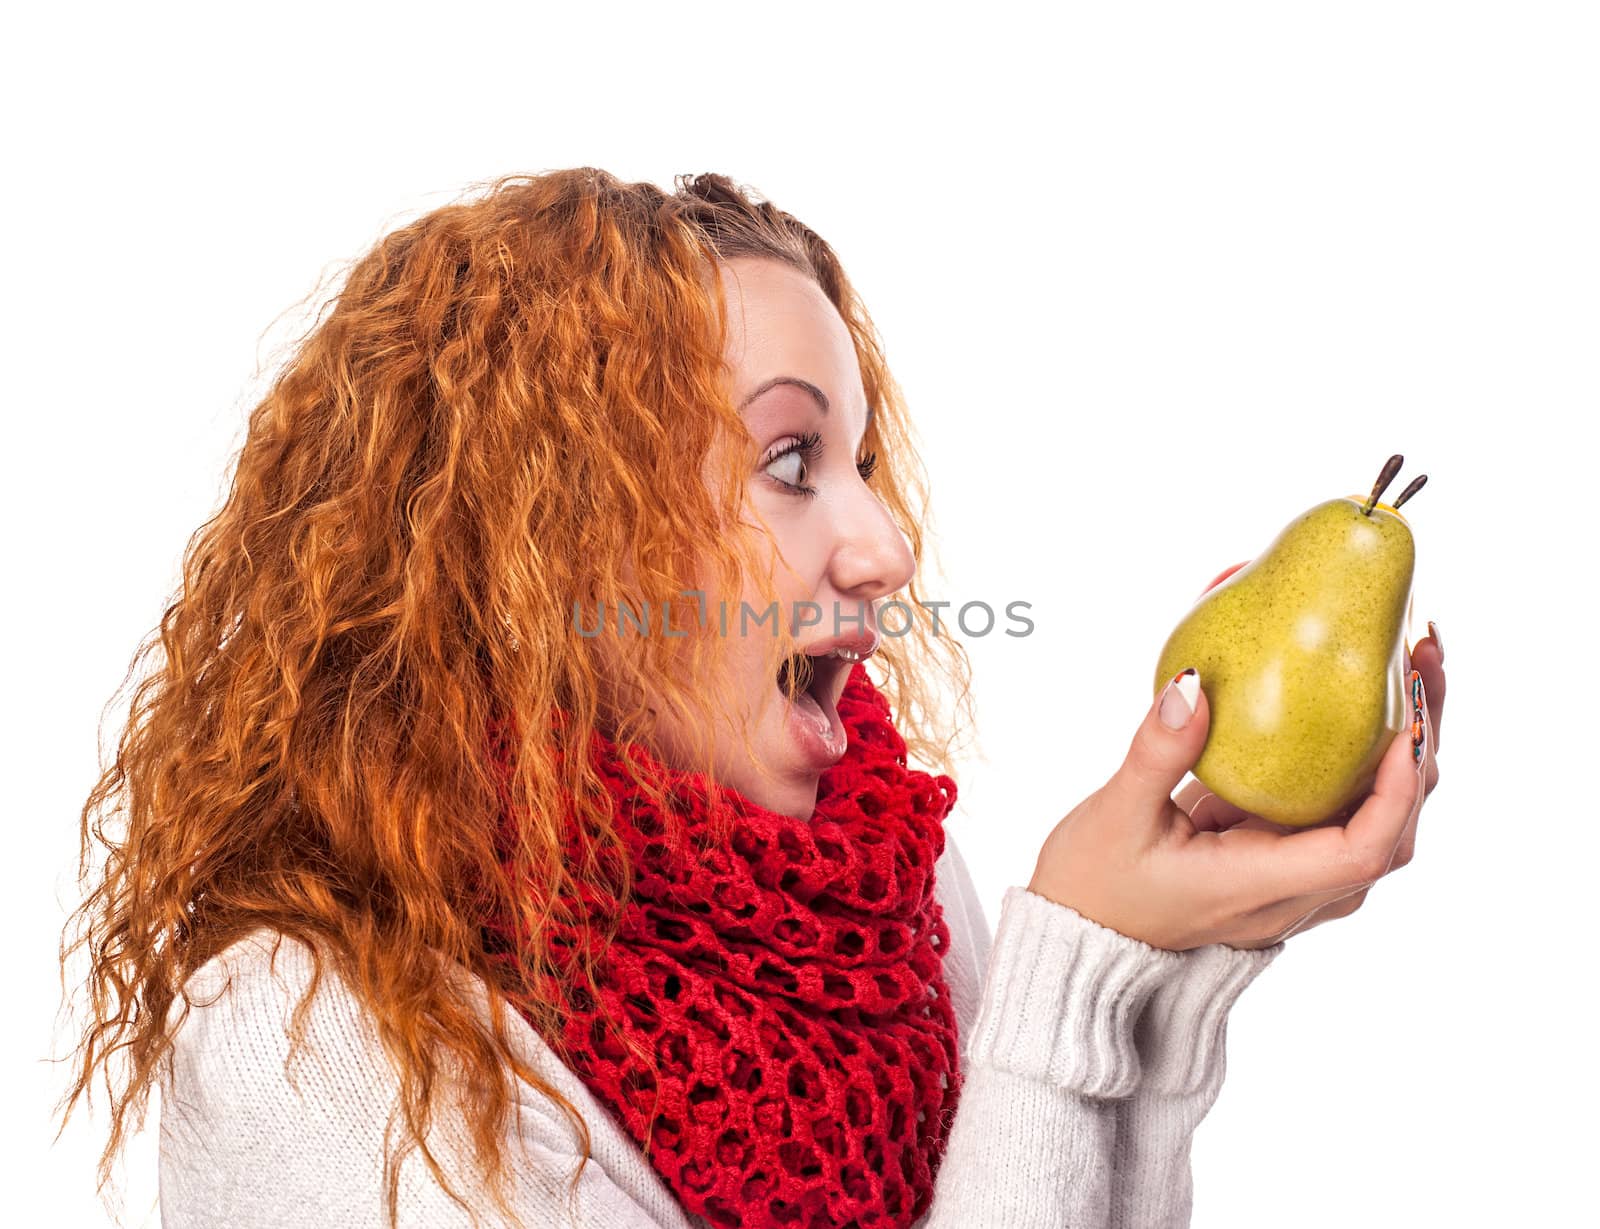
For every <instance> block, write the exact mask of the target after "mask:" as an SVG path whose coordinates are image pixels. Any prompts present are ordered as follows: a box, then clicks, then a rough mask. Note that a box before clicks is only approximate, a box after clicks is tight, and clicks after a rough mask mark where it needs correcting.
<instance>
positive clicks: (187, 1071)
mask: <svg viewBox="0 0 1600 1229" xmlns="http://www.w3.org/2000/svg"><path fill="white" fill-rule="evenodd" d="M184 991H185V996H186V997H187V1000H188V1001H187V1002H185V999H184V998H183V997H180V998H179V999H177V1000H176V1001H175V1002H174V1003H173V1005H172V1009H171V1011H170V1012H169V1016H168V1023H169V1028H173V1030H174V1031H173V1032H172V1050H171V1053H170V1056H169V1071H168V1078H169V1082H170V1083H172V1084H174V1085H175V1086H176V1087H177V1088H178V1089H179V1090H181V1092H182V1094H183V1096H184V1097H185V1098H186V1099H187V1100H188V1103H189V1104H200V1105H202V1106H206V1105H208V1104H209V1105H210V1106H211V1107H212V1108H215V1109H217V1110H239V1109H242V1108H248V1106H246V1105H244V1104H241V1103H242V1102H246V1101H247V1102H249V1103H250V1104H252V1105H254V1106H256V1107H260V1108H268V1107H269V1103H274V1102H275V1103H281V1104H285V1105H287V1104H290V1103H292V1102H296V1101H303V1099H304V1096H305V1094H306V1093H307V1092H308V1091H310V1090H308V1089H306V1088H305V1087H303V1086H302V1085H301V1083H300V1080H301V1079H302V1078H309V1079H310V1080H311V1081H312V1086H313V1089H314V1091H315V1092H316V1094H317V1095H318V1099H319V1100H320V1101H321V1102H322V1103H324V1104H328V1103H338V1102H341V1101H343V1100H350V1101H354V1102H356V1103H358V1105H357V1108H359V1109H361V1110H370V1109H373V1108H376V1106H377V1104H378V1101H377V1100H376V1093H377V1092H378V1090H379V1088H380V1087H381V1086H383V1085H386V1084H387V1083H389V1082H390V1078H389V1077H391V1076H392V1072H390V1070H389V1065H388V1061H387V1059H386V1057H385V1055H384V1051H383V1046H382V1043H381V1041H380V1040H379V1038H378V1035H377V1031H376V1028H375V1027H374V1026H373V1024H372V1022H371V1020H370V1018H369V1016H368V1015H367V1013H366V1012H365V1010H364V1009H363V1005H362V1004H361V1002H360V1000H359V999H358V997H357V995H356V994H355V992H354V991H353V990H352V989H351V988H350V987H349V985H348V984H347V983H346V982H345V981H344V979H343V978H342V977H341V976H340V975H339V973H338V971H337V970H336V969H335V968H334V966H333V964H332V962H331V961H324V962H323V966H322V970H321V974H320V976H318V973H317V962H316V958H315V956H314V954H313V953H312V951H311V949H310V948H309V947H308V946H307V945H306V944H305V943H303V942H301V941H300V940H298V939H295V938H293V937H292V936H289V935H286V934H283V933H281V932H278V931H276V930H273V929H271V928H268V927H260V928H258V929H256V930H255V931H252V932H251V933H250V934H248V935H246V936H245V937H244V938H242V939H239V940H237V941H236V942H234V943H233V944H231V945H230V946H228V947H227V948H225V949H224V950H223V951H221V952H219V953H218V954H217V955H216V956H213V957H212V958H211V959H210V960H208V961H206V963H205V964H203V965H201V966H200V967H199V968H198V969H196V970H195V971H194V972H193V973H192V974H191V975H190V976H189V978H188V980H187V981H186V982H185V984H184ZM297 1012H298V1013H300V1016H299V1019H298V1020H297V1019H296V1014H297ZM297 1024H298V1025H299V1026H300V1027H299V1031H298V1039H299V1043H300V1044H299V1047H298V1048H297V1050H296V1053H303V1054H304V1063H305V1066H304V1067H301V1066H298V1065H297V1066H296V1067H295V1068H294V1070H290V1062H291V1060H292V1059H295V1060H296V1061H297V1063H298V1061H299V1060H298V1059H296V1055H295V1054H291V1049H292V1048H294V1047H292V1045H291V1034H292V1033H295V1032H296V1029H295V1026H296V1025H297ZM302 1072H303V1075H302V1074H301V1073H302ZM396 1083H397V1081H396Z"/></svg>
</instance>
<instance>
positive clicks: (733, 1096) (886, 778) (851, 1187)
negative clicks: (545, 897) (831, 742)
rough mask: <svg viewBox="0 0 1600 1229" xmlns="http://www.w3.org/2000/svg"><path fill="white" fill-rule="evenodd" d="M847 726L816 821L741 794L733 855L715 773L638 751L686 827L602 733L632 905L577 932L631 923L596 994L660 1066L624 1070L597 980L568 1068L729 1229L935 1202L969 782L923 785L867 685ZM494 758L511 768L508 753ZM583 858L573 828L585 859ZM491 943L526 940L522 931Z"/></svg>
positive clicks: (853, 1217) (945, 1119)
mask: <svg viewBox="0 0 1600 1229" xmlns="http://www.w3.org/2000/svg"><path fill="white" fill-rule="evenodd" d="M838 708H839V715H840V717H841V718H842V720H843V723H844V727H845V730H846V732H847V734H848V745H847V748H846V751H845V753H844V756H843V758H842V759H841V760H840V761H839V762H838V763H837V764H835V765H834V766H833V767H832V768H830V769H828V770H827V771H826V772H824V773H823V775H822V778H821V781H820V783H819V786H818V796H817V805H816V810H815V812H814V814H813V815H812V816H811V818H810V819H795V818H793V817H791V816H787V815H783V814H779V813H776V812H773V811H770V810H767V809H766V808H764V807H762V806H760V805H758V804H756V803H755V802H753V801H751V800H750V799H748V798H746V797H745V796H743V795H742V794H739V793H737V792H735V791H733V790H730V789H728V788H727V787H723V790H722V793H721V796H720V798H719V803H718V805H719V806H720V807H725V808H731V811H730V812H729V814H730V815H731V819H732V828H731V833H732V836H731V839H730V840H729V841H728V842H727V843H726V844H725V845H719V846H714V845H713V844H712V843H711V842H710V841H709V840H708V839H705V838H706V837H707V836H708V834H709V832H710V831H711V829H710V826H709V825H710V823H711V821H712V820H713V818H714V815H713V812H712V809H711V806H710V805H709V803H708V798H707V792H706V781H705V778H704V777H703V776H701V775H700V774H694V773H688V772H680V771H678V770H675V769H669V768H667V767H664V766H663V765H662V764H660V763H659V762H658V761H657V760H655V759H654V758H653V757H652V756H651V755H650V754H649V753H648V752H647V751H645V750H643V749H641V748H640V747H637V746H633V747H630V748H628V751H627V754H628V756H629V758H630V759H632V760H633V761H634V762H635V763H638V764H641V765H643V766H645V768H646V770H647V771H648V773H649V774H650V777H651V779H655V780H660V781H663V782H666V783H668V784H669V785H670V787H671V789H670V792H669V795H668V796H669V797H672V798H674V799H676V804H677V805H676V807H675V808H674V810H675V816H676V818H677V819H679V820H680V821H681V823H678V824H675V825H669V824H668V823H667V822H664V818H663V816H662V815H660V814H659V813H658V812H657V810H656V808H654V807H653V806H652V805H651V804H650V801H649V799H648V797H647V796H645V795H644V793H643V792H642V791H641V790H639V789H638V788H637V787H636V786H635V785H633V784H632V783H631V782H630V780H629V777H628V775H627V773H626V772H625V771H624V768H623V763H622V759H621V756H622V754H623V753H622V752H619V750H618V748H617V747H616V746H615V745H613V743H612V742H611V741H610V740H609V739H608V738H606V737H605V736H603V735H601V734H598V733H597V734H595V735H594V736H593V742H592V747H591V751H592V754H593V756H594V762H595V763H596V765H597V766H598V767H599V768H600V770H601V772H602V774H603V776H604V779H605V781H606V782H607V786H608V789H609V791H610V794H611V799H612V802H613V804H614V808H613V810H614V818H615V823H616V824H617V826H618V828H619V830H620V831H621V833H622V834H623V837H624V839H625V840H626V843H627V847H628V850H629V854H630V858H631V860H632V862H633V874H632V885H631V890H630V892H629V894H628V896H629V898H628V900H627V901H626V902H625V904H623V905H621V906H618V905H617V904H616V902H615V901H612V902H601V901H597V900H595V899H594V898H592V897H589V892H588V889H585V896H586V897H589V898H588V899H586V900H585V901H584V902H583V903H582V908H581V911H580V912H579V913H578V914H575V916H582V917H594V918H599V917H602V916H604V917H606V918H610V917H613V916H615V915H616V913H617V911H618V909H619V908H620V916H621V921H620V929H619V930H618V932H617V938H616V940H615V942H614V943H613V945H612V946H611V947H610V948H609V949H608V950H607V951H606V952H605V953H604V954H603V956H602V957H601V959H600V962H599V964H598V966H597V981H598V983H599V984H600V986H601V987H602V998H603V999H604V1003H605V1006H606V1008H607V1009H608V1011H609V1013H610V1016H611V1018H612V1020H613V1021H620V1031H621V1032H622V1033H624V1034H626V1035H627V1037H628V1039H629V1040H631V1041H633V1042H635V1043H637V1044H638V1045H640V1046H642V1047H643V1049H644V1051H645V1052H646V1053H648V1054H651V1055H653V1056H654V1058H655V1061H656V1064H657V1066H656V1069H655V1070H654V1071H652V1070H651V1069H650V1068H649V1066H648V1065H646V1064H644V1063H640V1062H638V1061H636V1060H635V1059H634V1058H632V1057H631V1056H630V1055H629V1054H628V1052H627V1050H626V1049H625V1048H624V1047H623V1046H622V1045H621V1044H619V1042H618V1039H617V1037H616V1035H615V1032H614V1031H613V1027H615V1026H612V1027H608V1026H606V1024H605V1022H604V1019H603V1018H602V1016H601V1014H600V1013H599V1011H598V1010H597V1008H598V1006H599V1004H597V1003H595V1002H593V1001H592V998H593V996H591V995H590V994H589V993H588V991H587V989H586V987H585V986H583V985H581V984H579V985H576V986H574V987H573V988H572V989H571V990H570V991H567V992H564V994H563V998H564V1002H565V1007H566V1009H567V1017H566V1020H567V1022H566V1025H565V1029H564V1038H563V1040H564V1042H565V1044H566V1049H567V1053H568V1054H569V1055H570V1057H569V1059H568V1061H569V1064H570V1065H571V1066H572V1067H573V1069H574V1070H575V1071H576V1072H577V1073H578V1075H579V1076H580V1077H581V1078H582V1079H583V1081H584V1083H585V1084H586V1085H587V1087H588V1088H589V1089H590V1091H591V1092H592V1093H593V1094H594V1095H595V1097H596V1098H597V1099H598V1100H599V1101H600V1102H602V1103H603V1104H604V1105H605V1106H606V1107H607V1109H608V1110H609V1111H610V1112H611V1113H612V1114H613V1115H614V1116H615V1117H616V1118H617V1119H618V1120H619V1121H620V1122H621V1124H622V1126H623V1127H624V1128H625V1129H626V1130H627V1131H628V1133H629V1134H630V1135H631V1136H632V1137H633V1138H634V1139H635V1140H636V1141H637V1142H638V1143H639V1144H640V1146H641V1147H642V1148H643V1150H644V1152H645V1155H646V1156H647V1158H648V1160H649V1162H650V1164H651V1165H652V1166H653V1167H654V1168H655V1170H656V1172H657V1173H658V1174H660V1176H661V1177H662V1178H663V1179H664V1180H665V1182H666V1183H667V1184H668V1185H669V1186H670V1187H671V1189H672V1191H673V1192H674V1193H675V1194H676V1196H677V1198H678V1200H679V1202H680V1203H681V1204H682V1205H683V1206H684V1207H685V1208H686V1209H687V1210H688V1211H689V1212H691V1213H694V1214H697V1215H700V1216H703V1217H704V1218H705V1219H706V1220H707V1221H709V1222H710V1223H711V1224H713V1225H719V1226H778V1225H782V1226H788V1227H794V1226H799V1227H801V1229H840V1227H843V1226H859V1227H860V1229H868V1227H872V1229H887V1227H891V1226H892V1227H896V1229H904V1227H905V1226H909V1225H910V1224H911V1223H912V1222H913V1221H914V1220H916V1219H917V1218H918V1217H920V1216H921V1215H922V1214H923V1213H924V1212H925V1211H926V1210H927V1208H928V1205H929V1204H930V1203H931V1202H932V1196H933V1182H934V1176H935V1174H936V1172H937V1169H938V1165H939V1160H940V1157H941V1156H942V1155H943V1152H944V1146H945V1142H946V1140H947V1138H948V1135H949V1129H950V1122H951V1120H952V1118H953V1117H954V1112H955V1106H956V1103H957V1099H958V1096H959V1093H960V1089H961V1083H962V1080H961V1075H960V1071H959V1068H958V1064H957V1050H956V1024H955V1016H954V1013H953V1011H952V1008H951V1004H950V994H949V990H948V988H947V987H946V985H945V980H944V975H943V967H942V966H943V956H944V952H945V951H946V949H947V947H948V945H949V941H950V931H949V928H948V926H947V925H946V923H945V921H944V917H943V910H942V908H941V907H940V905H939V904H938V902H937V901H936V900H935V897H934V863H935V861H936V860H937V859H938V857H939V855H940V854H941V853H942V852H943V851H944V827H943V822H944V818H945V816H946V815H947V814H948V813H949V811H950V808H951V807H952V806H953V805H954V802H955V783H954V782H953V781H952V780H951V779H950V778H949V777H947V776H943V775H939V776H934V775H930V774H928V773H925V772H920V771H917V770H915V769H911V768H908V767H907V765H906V748H905V742H904V740H903V739H902V738H901V736H900V734H899V733H898V731H896V729H895V727H894V724H893V722H892V720H891V717H890V713H889V705H888V702H887V701H886V700H885V699H884V697H883V696H882V695H881V694H880V693H879V691H878V690H877V688H876V687H875V686H874V685H873V683H872V681H871V679H870V678H869V677H868V676H867V672H866V669H865V667H864V666H863V665H861V664H859V663H858V664H856V665H854V666H853V667H852V668H851V671H850V675H849V678H848V680H847V682H846V685H845V688H844V692H843V695H842V697H841V699H840V701H839V705H838ZM558 721H559V714H558ZM491 745H492V747H494V748H495V751H494V754H495V755H496V756H497V757H498V759H497V761H496V762H497V763H498V765H499V766H500V768H501V770H502V771H504V767H505V759H504V755H505V751H504V746H503V740H501V739H500V738H499V737H498V736H496V737H495V738H493V739H492V740H491ZM502 779H503V778H502ZM503 798H504V795H503V794H502V800H503ZM501 818H502V824H503V825H504V824H507V823H509V814H508V812H506V811H505V810H503V811H502V817H501ZM571 827H572V828H573V829H575V828H576V827H577V825H575V824H574V825H572V826H571ZM508 831H509V828H507V827H502V832H508ZM580 853H581V846H580V842H579V840H578V836H577V834H576V832H575V831H574V832H573V836H572V844H571V845H570V846H569V855H568V856H569V857H575V856H579V855H580ZM559 929H560V928H558V930H559ZM486 937H492V939H493V940H494V941H497V942H499V943H509V942H514V939H513V938H512V936H511V934H510V932H509V930H508V929H507V928H504V927H497V926H491V927H489V928H486ZM565 938H566V939H569V940H573V941H576V938H577V937H576V936H573V935H572V934H570V933H568V934H567V935H566V936H565ZM501 950H504V948H502V949H501ZM546 1040H547V1041H548V1040H550V1039H549V1038H546Z"/></svg>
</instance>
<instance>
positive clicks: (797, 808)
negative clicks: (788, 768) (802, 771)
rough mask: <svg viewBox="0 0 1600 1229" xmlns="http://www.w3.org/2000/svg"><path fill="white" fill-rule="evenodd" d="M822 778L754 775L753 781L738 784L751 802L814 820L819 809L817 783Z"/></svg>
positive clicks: (737, 787)
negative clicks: (815, 812) (813, 816)
mask: <svg viewBox="0 0 1600 1229" xmlns="http://www.w3.org/2000/svg"><path fill="white" fill-rule="evenodd" d="M819 780H820V778H819V777H815V776H812V777H772V776H762V775H760V774H759V773H753V774H752V776H751V779H750V780H748V781H746V782H745V783H744V784H742V785H736V786H735V788H736V789H738V790H739V792H740V793H742V794H743V795H744V796H745V797H746V798H748V799H750V801H751V802H754V803H758V804H759V805H761V806H764V807H766V809H767V810H769V811H776V812H777V813H778V814H780V815H790V816H793V817H794V818H795V819H810V818H811V816H812V813H813V812H814V811H816V809H817V784H818V781H819Z"/></svg>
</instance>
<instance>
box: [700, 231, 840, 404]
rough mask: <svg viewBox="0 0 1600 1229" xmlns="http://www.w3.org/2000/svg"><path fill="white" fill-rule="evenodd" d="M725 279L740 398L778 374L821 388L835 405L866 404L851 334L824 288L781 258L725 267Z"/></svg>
mask: <svg viewBox="0 0 1600 1229" xmlns="http://www.w3.org/2000/svg"><path fill="white" fill-rule="evenodd" d="M721 276H722V285H723V293H724V295H725V296H726V298H727V303H728V345H727V355H726V357H727V359H728V362H729V363H730V364H731V366H732V368H733V372H734V384H735V388H734V395H735V397H736V398H740V397H743V396H744V395H746V394H747V393H749V392H750V391H751V390H752V389H754V388H755V387H756V386H757V385H759V384H760V383H761V382H762V381H764V380H766V379H768V378H770V377H772V376H775V375H794V376H800V377H801V378H803V379H807V380H810V381H811V382H812V383H814V384H817V385H819V386H821V388H822V389H823V391H824V392H826V393H827V394H828V396H829V398H830V399H832V400H834V401H835V402H836V403H840V404H844V405H856V404H859V403H860V402H861V401H862V399H863V393H862V391H861V370H860V367H859V366H858V364H857V363H856V352H855V346H854V344H853V343H852V342H851V339H850V330H849V329H848V328H847V327H846V326H845V323H844V320H843V319H842V318H841V317H840V315H839V313H838V311H837V309H835V307H834V306H833V304H832V303H830V302H829V301H828V296H827V295H826V294H824V293H823V290H822V287H820V286H818V285H817V283H816V282H815V281H814V280H812V279H811V278H810V277H808V276H806V275H805V274H804V273H801V272H800V271H799V270H797V269H793V268H790V267H789V266H788V265H784V264H781V263H779V262H778V261H774V260H757V259H750V258H743V259H737V260H732V261H725V262H724V263H723V265H722V267H721Z"/></svg>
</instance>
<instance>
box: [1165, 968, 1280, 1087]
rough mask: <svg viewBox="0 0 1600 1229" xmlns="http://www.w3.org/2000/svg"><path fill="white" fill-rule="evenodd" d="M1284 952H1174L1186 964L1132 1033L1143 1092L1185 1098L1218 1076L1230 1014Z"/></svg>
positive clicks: (1169, 979)
mask: <svg viewBox="0 0 1600 1229" xmlns="http://www.w3.org/2000/svg"><path fill="white" fill-rule="evenodd" d="M1283 948H1284V945H1283V944H1282V943H1278V944H1274V945H1273V946H1272V947H1266V948H1259V949H1239V948H1232V947H1229V946H1227V945H1226V944H1223V943H1209V944H1207V945H1206V946H1204V947H1196V948H1192V949H1190V950H1189V951H1186V952H1179V953H1175V954H1176V955H1178V956H1179V958H1180V959H1181V961H1182V963H1181V964H1180V965H1179V966H1178V967H1177V969H1176V970H1173V971H1170V972H1169V973H1168V975H1167V976H1166V977H1165V978H1164V979H1163V980H1162V982H1161V984H1160V985H1158V986H1157V987H1156V990H1155V993H1154V994H1152V995H1151V996H1150V999H1149V1001H1148V1003H1147V1004H1146V1005H1145V1009H1144V1014H1143V1015H1142V1016H1140V1017H1139V1021H1138V1024H1137V1025H1136V1026H1135V1029H1134V1036H1135V1042H1136V1044H1137V1046H1138V1049H1139V1057H1140V1063H1141V1067H1142V1070H1143V1082H1142V1083H1141V1085H1140V1089H1139V1091H1140V1092H1152V1093H1159V1094H1164V1095H1169V1096H1181V1095H1185V1094H1190V1093H1194V1092H1197V1091H1198V1090H1199V1089H1200V1088H1201V1087H1202V1086H1203V1085H1205V1084H1206V1083H1207V1082H1208V1081H1210V1080H1213V1079H1215V1078H1216V1077H1217V1076H1219V1075H1220V1074H1221V1072H1222V1066H1223V1062H1224V1055H1223V1045H1224V1038H1225V1037H1226V1033H1227V1024H1228V1013H1229V1012H1230V1011H1231V1010H1232V1009H1233V1004H1234V1002H1235V1001H1236V1000H1237V999H1238V998H1239V996H1240V995H1241V994H1243V993H1244V989H1245V987H1246V986H1248V985H1249V984H1250V983H1251V982H1253V981H1254V980H1255V979H1256V977H1257V975H1258V974H1260V972H1261V971H1262V970H1263V969H1265V968H1266V967H1267V966H1268V965H1269V964H1271V963H1272V962H1273V961H1274V960H1275V959H1276V958H1277V956H1278V954H1279V953H1280V952H1282V951H1283Z"/></svg>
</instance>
